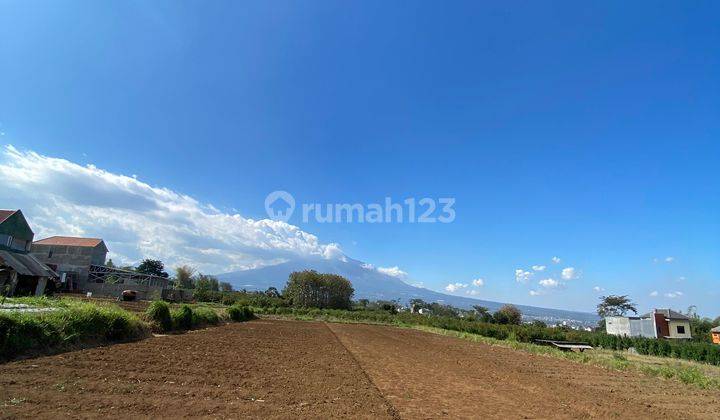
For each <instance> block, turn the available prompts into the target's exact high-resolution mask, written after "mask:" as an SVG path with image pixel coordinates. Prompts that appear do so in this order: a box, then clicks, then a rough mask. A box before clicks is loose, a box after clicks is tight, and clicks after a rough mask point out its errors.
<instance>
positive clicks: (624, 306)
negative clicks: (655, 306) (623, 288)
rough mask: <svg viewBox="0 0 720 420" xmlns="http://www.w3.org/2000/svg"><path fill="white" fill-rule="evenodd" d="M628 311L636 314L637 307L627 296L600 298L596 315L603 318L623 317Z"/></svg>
mask: <svg viewBox="0 0 720 420" xmlns="http://www.w3.org/2000/svg"><path fill="white" fill-rule="evenodd" d="M629 311H632V312H633V313H635V314H637V307H636V305H635V303H634V302H633V301H631V300H630V298H629V297H627V295H622V296H616V295H610V296H600V303H599V304H598V306H597V314H598V315H600V317H602V318H605V317H608V316H625V314H627V313H628V312H629Z"/></svg>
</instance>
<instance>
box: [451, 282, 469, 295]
mask: <svg viewBox="0 0 720 420" xmlns="http://www.w3.org/2000/svg"><path fill="white" fill-rule="evenodd" d="M466 287H468V285H467V284H463V283H450V284H448V285H447V286H445V290H447V291H448V292H450V293H453V292H457V291H458V290H460V289H464V288H466Z"/></svg>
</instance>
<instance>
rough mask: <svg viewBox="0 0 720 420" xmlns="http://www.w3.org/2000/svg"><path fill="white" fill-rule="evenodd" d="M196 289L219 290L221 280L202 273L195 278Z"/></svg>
mask: <svg viewBox="0 0 720 420" xmlns="http://www.w3.org/2000/svg"><path fill="white" fill-rule="evenodd" d="M195 289H196V290H200V291H206V292H219V291H220V282H218V279H217V277H215V276H211V275H209V274H203V273H200V274H198V275H197V278H196V279H195Z"/></svg>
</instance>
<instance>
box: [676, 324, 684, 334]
mask: <svg viewBox="0 0 720 420" xmlns="http://www.w3.org/2000/svg"><path fill="white" fill-rule="evenodd" d="M677 333H678V334H685V326H684V325H678V326H677Z"/></svg>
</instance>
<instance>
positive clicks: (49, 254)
mask: <svg viewBox="0 0 720 420" xmlns="http://www.w3.org/2000/svg"><path fill="white" fill-rule="evenodd" d="M52 251H53V250H52V249H51V250H50V251H48V258H52Z"/></svg>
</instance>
